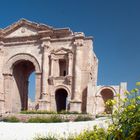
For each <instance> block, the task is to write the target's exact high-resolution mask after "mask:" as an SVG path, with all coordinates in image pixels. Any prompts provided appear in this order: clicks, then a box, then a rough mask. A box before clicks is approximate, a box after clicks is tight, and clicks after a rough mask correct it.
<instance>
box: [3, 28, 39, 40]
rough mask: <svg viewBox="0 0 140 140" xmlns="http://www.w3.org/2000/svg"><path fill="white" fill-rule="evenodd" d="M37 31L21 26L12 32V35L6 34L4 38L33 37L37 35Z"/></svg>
mask: <svg viewBox="0 0 140 140" xmlns="http://www.w3.org/2000/svg"><path fill="white" fill-rule="evenodd" d="M37 32H38V31H37V30H35V29H32V28H29V27H26V26H22V27H19V28H18V29H17V30H15V31H13V32H12V33H10V34H8V35H7V36H6V37H8V38H9V37H10V38H11V37H23V36H33V35H37Z"/></svg>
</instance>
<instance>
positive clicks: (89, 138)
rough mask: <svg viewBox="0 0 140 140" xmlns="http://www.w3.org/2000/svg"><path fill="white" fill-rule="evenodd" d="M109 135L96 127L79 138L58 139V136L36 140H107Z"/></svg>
mask: <svg viewBox="0 0 140 140" xmlns="http://www.w3.org/2000/svg"><path fill="white" fill-rule="evenodd" d="M106 138H107V134H106V132H105V130H104V129H103V128H97V126H95V127H94V129H93V130H91V131H84V132H82V133H81V134H79V135H78V136H69V137H68V138H58V137H57V136H46V137H36V138H35V139H34V140H106Z"/></svg>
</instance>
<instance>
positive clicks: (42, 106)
mask: <svg viewBox="0 0 140 140" xmlns="http://www.w3.org/2000/svg"><path fill="white" fill-rule="evenodd" d="M38 110H42V111H43V110H46V111H50V102H49V101H47V100H45V99H40V100H39V108H38Z"/></svg>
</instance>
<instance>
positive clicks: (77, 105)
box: [70, 100, 82, 113]
mask: <svg viewBox="0 0 140 140" xmlns="http://www.w3.org/2000/svg"><path fill="white" fill-rule="evenodd" d="M81 105H82V101H80V100H72V101H70V112H78V113H81Z"/></svg>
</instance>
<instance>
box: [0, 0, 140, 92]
mask: <svg viewBox="0 0 140 140" xmlns="http://www.w3.org/2000/svg"><path fill="white" fill-rule="evenodd" d="M0 2H1V4H0V28H4V27H6V26H8V25H10V24H12V23H13V22H16V21H17V20H19V19H20V18H26V19H28V20H31V21H34V22H39V23H45V24H48V25H50V26H54V27H58V28H62V27H70V28H71V30H73V31H76V32H81V31H82V32H84V33H85V35H86V36H93V37H94V51H95V53H96V55H97V57H98V59H99V70H98V85H99V84H100V85H110V84H111V85H116V84H119V83H120V82H128V89H131V88H134V87H135V82H136V81H140V8H139V7H140V1H139V0H1V1H0ZM31 79H33V78H31ZM31 83H32V80H31ZM31 85H32V86H33V85H34V84H31ZM32 89H33V88H32ZM32 92H33V90H32Z"/></svg>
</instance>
